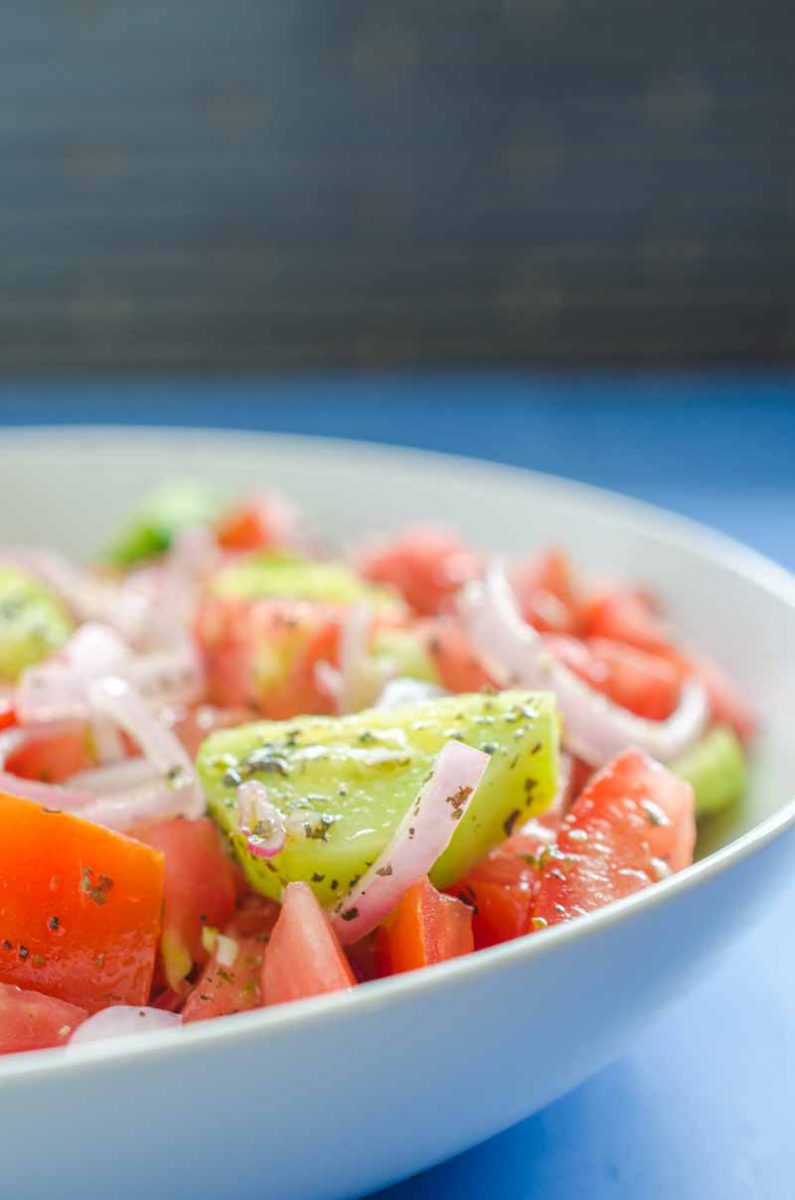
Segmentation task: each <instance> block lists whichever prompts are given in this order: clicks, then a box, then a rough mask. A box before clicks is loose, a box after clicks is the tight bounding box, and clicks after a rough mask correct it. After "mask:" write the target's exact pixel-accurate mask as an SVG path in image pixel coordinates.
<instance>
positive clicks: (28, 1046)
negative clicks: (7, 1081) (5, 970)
mask: <svg viewBox="0 0 795 1200" xmlns="http://www.w3.org/2000/svg"><path fill="white" fill-rule="evenodd" d="M87 1016H88V1013H87V1012H86V1010H85V1009H84V1008H80V1007H79V1006H78V1005H76V1004H68V1003H67V1002H66V1001H65V1000H55V999H54V998H53V997H52V996H43V995H42V994H41V992H32V991H27V990H25V989H24V988H19V987H15V986H14V985H13V984H9V983H0V1054H14V1053H16V1052H17V1051H18V1050H46V1049H47V1048H48V1047H49V1046H65V1045H66V1043H67V1042H68V1041H69V1038H70V1037H71V1036H72V1033H73V1032H74V1030H75V1029H77V1027H78V1025H81V1024H82V1023H83V1021H85V1019H86V1017H87Z"/></svg>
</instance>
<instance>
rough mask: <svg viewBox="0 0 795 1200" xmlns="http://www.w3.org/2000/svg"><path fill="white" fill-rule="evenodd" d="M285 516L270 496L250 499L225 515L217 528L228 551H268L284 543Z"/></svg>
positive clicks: (221, 541) (221, 542)
mask: <svg viewBox="0 0 795 1200" xmlns="http://www.w3.org/2000/svg"><path fill="white" fill-rule="evenodd" d="M283 534H284V513H283V511H282V510H281V508H280V507H279V506H278V505H277V504H275V503H274V502H273V501H269V500H268V498H267V497H264V496H263V497H260V498H258V499H256V500H249V501H247V502H244V503H243V504H239V505H237V506H236V507H235V508H232V509H230V510H229V511H228V512H226V513H224V515H223V516H222V517H221V519H220V520H219V521H218V522H217V524H216V527H215V536H216V538H217V540H218V545H219V546H221V547H222V548H223V549H224V550H267V549H271V548H272V547H275V546H279V545H280V544H281V542H282V541H283Z"/></svg>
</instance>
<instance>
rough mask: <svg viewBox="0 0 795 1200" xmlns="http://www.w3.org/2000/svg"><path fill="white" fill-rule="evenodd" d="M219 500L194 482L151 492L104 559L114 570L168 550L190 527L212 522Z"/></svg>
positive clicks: (218, 507)
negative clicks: (112, 565)
mask: <svg viewBox="0 0 795 1200" xmlns="http://www.w3.org/2000/svg"><path fill="white" fill-rule="evenodd" d="M220 507H221V506H220V500H219V498H218V497H217V496H216V494H215V493H214V492H213V491H211V490H210V489H209V488H207V487H205V486H203V485H202V484H200V483H197V482H196V481H194V480H190V479H183V480H174V481H172V482H171V483H166V484H163V486H162V487H160V488H157V490H156V491H154V492H152V493H151V494H150V495H149V496H148V497H147V498H146V499H145V500H144V501H143V503H142V504H141V505H140V506H139V508H138V509H137V510H136V511H135V512H134V513H133V514H132V516H131V517H130V518H129V520H128V521H127V522H126V524H125V526H124V528H123V529H122V530H121V531H120V533H119V534H118V536H117V537H116V539H115V540H114V541H113V542H112V543H111V544H110V546H109V547H108V549H107V550H106V552H105V558H106V559H107V560H108V561H109V562H111V563H113V564H114V565H115V566H117V567H125V568H126V567H133V566H135V565H136V564H137V563H140V562H144V561H145V560H146V559H149V558H157V556H158V555H160V554H165V552H166V551H167V550H168V549H170V547H171V544H172V542H173V541H174V538H175V537H176V536H177V534H179V533H181V532H182V530H183V529H188V528H189V527H190V526H191V525H204V524H207V523H208V522H210V521H213V520H215V518H216V517H217V516H218V513H219V511H220Z"/></svg>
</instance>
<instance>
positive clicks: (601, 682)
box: [546, 636, 682, 721]
mask: <svg viewBox="0 0 795 1200" xmlns="http://www.w3.org/2000/svg"><path fill="white" fill-rule="evenodd" d="M546 641H547V645H548V646H549V648H550V650H551V651H552V653H553V654H554V655H555V656H556V657H557V658H559V659H560V660H561V661H562V662H564V663H565V664H566V666H567V667H569V669H570V670H572V671H574V672H575V674H576V675H579V676H580V678H581V679H584V680H585V682H586V683H587V684H588V685H589V686H590V687H592V688H594V689H595V690H596V691H598V692H602V693H603V694H604V695H606V696H609V697H610V699H611V700H612V701H613V702H614V703H615V704H619V705H620V706H621V707H622V708H626V709H628V710H629V711H630V712H633V713H637V715H638V716H639V717H645V718H646V719H647V720H649V721H664V720H665V719H666V717H670V715H671V713H672V712H673V711H674V709H675V708H676V706H677V704H678V702H679V694H680V691H681V687H682V671H681V669H679V668H677V667H676V666H674V665H673V664H672V663H671V662H668V661H667V660H666V659H664V658H661V657H660V656H659V655H658V654H649V653H648V652H647V651H645V650H639V649H638V648H637V647H636V646H628V645H626V644H624V643H622V642H614V641H611V640H610V639H609V638H591V639H589V641H587V642H582V641H579V640H578V639H576V638H571V637H561V636H554V637H548V638H547V639H546Z"/></svg>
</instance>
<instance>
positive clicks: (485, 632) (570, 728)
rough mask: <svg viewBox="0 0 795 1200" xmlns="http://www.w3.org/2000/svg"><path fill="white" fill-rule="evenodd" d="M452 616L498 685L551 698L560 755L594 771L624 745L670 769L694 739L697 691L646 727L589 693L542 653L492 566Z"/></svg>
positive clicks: (701, 715) (700, 717)
mask: <svg viewBox="0 0 795 1200" xmlns="http://www.w3.org/2000/svg"><path fill="white" fill-rule="evenodd" d="M459 611H460V614H461V618H462V620H463V622H464V625H465V627H466V629H467V632H468V633H469V635H470V637H471V638H472V641H473V643H474V645H475V647H476V649H477V650H478V652H479V653H480V654H481V655H482V656H483V657H484V659H486V660H488V661H489V662H490V663H492V664H493V665H494V667H495V668H497V669H498V671H499V672H500V673H501V675H502V677H503V679H504V681H505V682H506V683H507V684H508V685H509V686H510V685H511V684H517V683H518V684H520V685H521V686H522V687H528V688H543V689H548V690H549V691H552V692H554V693H555V696H556V698H557V701H558V705H559V707H560V710H561V713H562V715H563V723H564V727H563V740H564V743H565V745H566V746H567V748H568V749H569V750H570V751H571V752H572V753H573V754H575V755H577V756H578V757H579V758H582V759H584V760H585V761H586V762H587V763H589V764H590V765H591V766H594V767H601V766H604V764H605V763H607V762H609V761H610V759H612V758H614V757H615V756H616V755H617V754H619V753H620V752H621V751H622V750H625V749H626V748H627V747H628V746H637V747H639V748H640V749H642V750H645V751H646V752H647V753H648V754H651V755H652V756H653V757H654V758H657V759H659V760H660V761H661V762H670V760H671V759H673V758H676V757H677V755H679V754H681V753H682V751H683V750H685V749H686V748H687V747H688V746H689V745H690V744H691V743H692V742H693V741H694V739H695V738H697V737H698V735H699V734H700V733H701V731H702V729H703V728H704V724H705V722H706V719H707V697H706V693H705V691H704V689H703V687H701V685H700V684H698V683H695V682H692V681H691V682H687V683H685V684H684V685H683V687H682V691H681V695H680V700H679V704H678V706H677V708H676V711H675V712H674V713H672V715H671V716H670V717H669V718H668V719H667V720H665V721H647V720H645V719H644V718H642V717H638V716H635V714H634V713H631V712H629V711H628V710H627V709H624V708H620V707H619V706H618V705H616V704H614V703H613V702H612V701H611V700H609V699H608V698H607V697H606V696H604V695H602V694H601V693H600V692H597V691H595V690H594V689H593V688H591V687H589V686H588V684H587V683H585V682H584V681H583V680H582V679H580V678H579V677H578V676H577V675H575V674H574V673H573V672H572V671H570V670H569V668H568V667H567V666H565V665H564V664H563V663H562V662H560V661H559V659H557V658H556V657H555V656H554V655H553V654H552V653H551V652H550V650H549V649H548V647H547V646H546V645H545V643H544V639H543V638H542V637H541V636H540V634H538V633H537V632H536V631H535V630H534V629H533V628H532V626H530V625H528V624H526V623H525V622H524V621H523V620H522V617H521V615H520V613H519V609H518V607H517V604H516V600H515V598H514V595H513V592H512V590H511V586H510V584H509V583H508V580H507V578H506V576H505V573H504V571H503V570H502V568H501V567H499V566H492V567H491V568H490V570H489V571H488V573H487V576H486V579H485V581H484V582H483V583H480V582H472V583H469V584H467V585H466V587H465V588H464V590H463V593H462V594H461V596H460V598H459Z"/></svg>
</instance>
